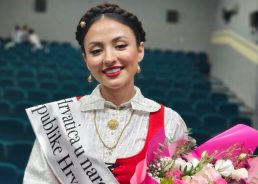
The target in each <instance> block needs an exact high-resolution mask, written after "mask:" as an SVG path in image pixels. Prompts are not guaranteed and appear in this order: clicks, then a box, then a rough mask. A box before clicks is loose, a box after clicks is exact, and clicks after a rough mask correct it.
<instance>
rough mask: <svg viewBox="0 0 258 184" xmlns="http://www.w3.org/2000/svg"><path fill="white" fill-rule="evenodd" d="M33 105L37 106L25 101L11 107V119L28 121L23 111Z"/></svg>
mask: <svg viewBox="0 0 258 184" xmlns="http://www.w3.org/2000/svg"><path fill="white" fill-rule="evenodd" d="M35 105H38V104H35V103H34V102H32V101H27V100H25V101H19V102H17V103H16V104H15V105H14V107H13V117H15V118H17V119H21V120H28V118H27V114H26V111H25V109H26V108H29V107H33V106H35Z"/></svg>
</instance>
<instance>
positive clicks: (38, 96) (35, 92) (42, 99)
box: [27, 89, 50, 104]
mask: <svg viewBox="0 0 258 184" xmlns="http://www.w3.org/2000/svg"><path fill="white" fill-rule="evenodd" d="M27 93H28V97H27V100H28V101H32V102H35V104H41V103H47V102H49V101H50V96H49V93H48V91H47V90H44V89H30V90H28V91H27Z"/></svg>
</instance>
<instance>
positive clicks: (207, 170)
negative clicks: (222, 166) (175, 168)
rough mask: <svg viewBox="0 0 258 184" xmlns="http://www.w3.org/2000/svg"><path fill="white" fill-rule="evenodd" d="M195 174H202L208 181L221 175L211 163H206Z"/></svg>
mask: <svg viewBox="0 0 258 184" xmlns="http://www.w3.org/2000/svg"><path fill="white" fill-rule="evenodd" d="M196 175H197V176H203V177H205V178H207V179H208V180H209V181H211V182H214V181H216V180H217V179H219V178H221V175H220V174H219V173H218V171H216V170H215V169H214V168H213V167H212V165H210V164H208V165H206V166H205V167H204V168H203V169H202V170H201V171H199V172H198V173H197V174H196Z"/></svg>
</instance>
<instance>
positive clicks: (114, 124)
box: [107, 119, 119, 130]
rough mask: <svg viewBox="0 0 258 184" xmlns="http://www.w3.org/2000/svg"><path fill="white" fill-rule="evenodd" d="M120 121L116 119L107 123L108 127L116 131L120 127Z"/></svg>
mask: <svg viewBox="0 0 258 184" xmlns="http://www.w3.org/2000/svg"><path fill="white" fill-rule="evenodd" d="M118 124H119V123H118V121H117V120H116V119H111V120H109V121H108V123H107V127H108V128H109V129H111V130H115V129H117V127H118Z"/></svg>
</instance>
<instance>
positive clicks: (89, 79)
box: [87, 74, 93, 83]
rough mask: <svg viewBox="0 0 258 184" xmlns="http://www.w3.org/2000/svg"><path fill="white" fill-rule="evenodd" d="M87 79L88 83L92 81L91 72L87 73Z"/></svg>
mask: <svg viewBox="0 0 258 184" xmlns="http://www.w3.org/2000/svg"><path fill="white" fill-rule="evenodd" d="M87 81H88V83H92V82H93V77H92V75H91V74H90V75H89V77H88V79H87Z"/></svg>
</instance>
